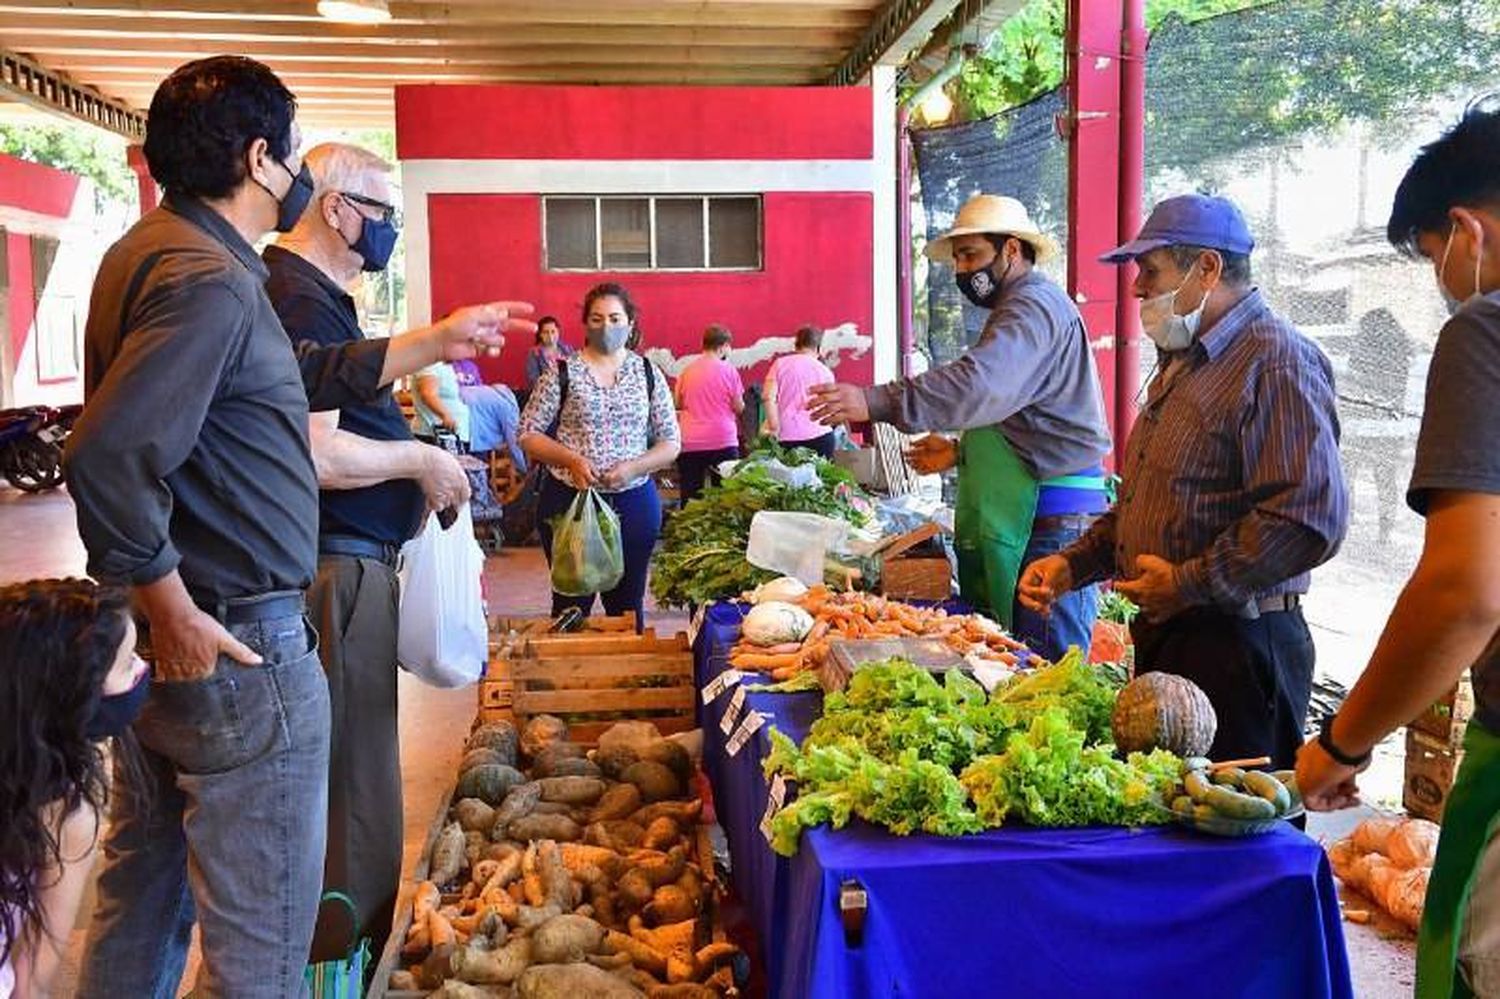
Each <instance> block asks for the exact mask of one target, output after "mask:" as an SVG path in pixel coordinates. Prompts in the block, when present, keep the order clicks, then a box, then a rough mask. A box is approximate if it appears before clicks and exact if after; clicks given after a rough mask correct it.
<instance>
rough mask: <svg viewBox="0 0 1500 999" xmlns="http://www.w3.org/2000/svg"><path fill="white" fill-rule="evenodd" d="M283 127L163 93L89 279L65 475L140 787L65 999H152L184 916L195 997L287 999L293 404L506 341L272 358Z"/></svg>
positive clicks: (294, 652) (173, 976)
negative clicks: (146, 671)
mask: <svg viewBox="0 0 1500 999" xmlns="http://www.w3.org/2000/svg"><path fill="white" fill-rule="evenodd" d="M294 113H295V100H294V98H293V96H292V94H291V93H290V92H289V91H288V90H287V89H286V88H285V87H284V86H282V84H281V82H280V81H279V80H278V79H277V78H276V76H275V75H274V74H273V73H272V72H271V71H270V70H269V69H267V68H266V67H265V66H263V65H261V64H259V63H257V62H254V61H253V60H250V59H243V58H238V57H230V56H224V57H217V58H212V59H205V60H200V61H198V62H194V63H189V64H187V65H185V66H183V67H181V68H180V69H178V70H177V71H176V72H175V73H173V74H172V76H171V77H169V78H168V79H167V80H166V81H165V82H163V83H162V85H161V86H160V87H159V88H158V90H157V93H156V95H155V97H154V98H153V100H152V103H151V110H150V114H149V117H148V120H147V132H148V134H147V138H146V144H145V153H146V159H147V162H148V163H149V165H150V167H151V173H152V176H153V177H154V178H155V179H156V181H157V182H158V183H160V184H161V185H162V186H163V188H165V189H166V200H165V202H164V204H163V206H162V207H161V208H159V209H157V210H156V211H153V212H151V213H149V214H148V215H147V216H145V217H144V218H143V219H142V220H141V221H140V222H139V223H137V224H136V225H135V226H134V227H132V228H131V230H130V232H128V233H126V235H125V236H124V237H122V238H121V239H120V241H119V242H118V243H116V244H115V245H114V246H113V247H111V248H110V250H109V251H108V252H107V253H106V254H105V257H104V260H103V261H102V263H101V264H100V268H99V273H98V276H97V277H96V279H95V285H94V292H93V297H92V300H91V302H90V310H89V320H88V327H87V330H86V345H87V346H86V350H87V358H86V371H85V378H86V389H87V402H86V405H85V409H84V412H83V416H82V417H81V419H80V420H79V422H78V424H77V426H76V428H75V430H74V432H73V435H72V436H71V438H70V439H69V442H68V450H67V455H66V464H65V469H66V473H67V477H68V486H69V491H70V492H71V493H72V496H73V498H74V501H75V503H76V504H77V508H78V528H79V533H80V534H81V535H82V537H83V541H84V545H85V547H86V548H87V549H88V555H89V569H90V572H92V573H93V574H94V575H96V576H98V577H100V578H101V579H105V580H108V581H111V582H117V583H123V584H127V585H129V586H131V588H132V593H133V596H134V600H135V604H136V607H137V610H138V612H139V614H140V616H141V618H142V621H141V632H142V637H143V640H144V641H145V644H147V645H148V646H149V648H148V649H147V655H146V657H147V659H148V660H150V661H151V663H152V683H151V691H150V696H149V699H148V701H147V703H146V707H145V710H144V711H143V713H142V714H141V717H140V720H139V721H138V722H137V723H136V725H135V728H134V731H135V735H136V737H137V739H138V740H139V743H140V745H141V749H142V755H143V758H144V772H145V775H146V776H147V777H148V779H149V781H150V786H148V787H144V788H142V787H137V786H132V785H131V784H130V783H129V780H128V776H127V775H125V774H121V775H120V778H119V779H117V781H116V787H117V788H118V789H119V793H116V794H115V795H113V796H112V799H111V815H110V827H109V832H108V838H107V840H106V844H105V856H106V857H107V861H106V864H105V867H104V870H103V872H102V874H101V875H100V880H99V890H98V894H99V903H98V908H97V910H96V912H95V916H94V920H93V923H92V925H91V927H90V930H89V942H88V946H87V949H86V961H85V965H84V967H83V969H82V974H81V977H80V983H79V995H80V996H146V995H170V994H172V993H173V992H174V990H175V989H176V986H177V980H178V978H180V976H181V974H182V969H183V964H184V959H185V957H186V952H187V945H188V941H189V939H190V931H191V929H192V924H193V922H194V918H195V915H196V918H197V920H198V922H199V923H200V928H201V931H202V933H201V936H202V950H203V966H202V970H201V973H200V979H199V985H200V987H201V988H202V989H203V990H204V991H205V992H207V993H210V994H214V995H233V996H267V997H276V999H281V997H285V996H295V995H299V994H301V993H302V992H303V991H304V990H305V985H304V982H303V968H304V966H305V963H306V957H307V952H308V942H309V940H310V938H311V933H312V924H313V917H314V913H315V912H316V909H317V901H318V891H319V884H320V881H321V870H322V859H323V836H324V822H325V809H326V798H327V770H328V726H329V713H328V689H327V684H326V682H325V680H324V678H323V672H322V668H321V666H320V665H319V662H318V658H317V655H316V650H315V648H314V647H313V644H312V642H311V641H310V638H309V634H310V633H309V631H308V629H307V628H306V627H305V624H304V620H303V614H302V610H303V604H302V590H303V588H304V587H306V585H307V584H308V583H309V582H310V581H311V579H312V576H313V571H314V568H315V566H316V558H317V523H318V520H317V518H318V497H317V479H316V476H315V473H314V468H313V462H312V458H311V456H310V454H309V450H308V439H307V432H308V399H309V396H311V397H312V399H313V401H314V403H315V404H316V405H318V406H320V407H328V406H338V405H341V404H343V403H345V402H354V401H359V400H368V399H371V398H373V397H374V395H375V392H376V390H377V389H378V388H379V387H380V386H381V385H382V384H385V383H387V382H389V381H390V380H392V379H393V378H395V377H397V376H399V375H401V374H404V373H406V372H409V371H412V370H415V369H416V368H418V367H420V366H422V365H424V364H428V363H432V362H433V361H436V360H438V359H439V358H442V357H445V356H453V357H465V356H471V355H472V353H473V350H474V346H473V343H474V341H476V340H478V341H481V342H483V343H494V342H496V341H497V340H498V330H499V328H500V327H502V326H504V325H505V324H506V321H507V314H506V312H505V310H504V309H503V308H500V307H486V308H484V309H479V310H471V311H470V312H469V313H468V314H467V315H463V316H455V317H450V320H449V321H446V322H445V323H443V324H439V325H438V326H437V327H434V328H433V329H432V330H431V331H429V332H426V333H424V334H423V335H421V336H412V337H409V338H406V339H402V340H391V341H389V342H386V343H379V342H371V343H364V344H359V345H355V346H352V347H344V348H337V349H322V350H319V349H312V348H309V349H307V350H305V351H303V352H302V354H301V355H300V358H299V355H297V354H294V353H293V351H292V348H291V345H290V343H289V341H288V340H287V337H286V333H285V332H284V331H283V330H282V327H281V324H280V322H279V321H278V320H277V318H276V314H275V312H274V311H273V310H272V308H271V304H270V302H269V301H268V300H267V298H266V293H265V289H264V281H265V278H266V271H265V267H264V265H263V264H262V263H261V261H260V259H259V257H257V256H256V255H255V252H254V250H253V249H252V248H251V244H252V243H253V242H254V241H255V240H257V239H259V238H260V237H261V236H263V235H264V234H265V233H266V232H268V231H269V230H271V229H273V228H276V229H283V230H284V229H288V228H290V227H291V225H292V224H293V223H294V222H295V221H296V220H297V218H298V217H299V216H300V215H301V213H302V210H303V208H304V207H305V206H306V204H307V199H308V195H309V194H310V193H311V189H312V188H311V183H310V181H309V180H308V178H307V176H306V171H305V168H304V167H302V165H301V163H300V161H299V159H298V158H297V147H298V144H299V135H298V131H297V126H296V123H295V121H294ZM528 325H529V324H528Z"/></svg>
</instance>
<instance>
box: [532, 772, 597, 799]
mask: <svg viewBox="0 0 1500 999" xmlns="http://www.w3.org/2000/svg"><path fill="white" fill-rule="evenodd" d="M537 783H538V784H540V785H541V786H542V800H543V801H560V802H562V803H563V804H565V805H592V804H594V803H595V802H597V801H598V800H599V799H600V798H601V797H602V796H603V795H604V792H605V790H606V785H605V783H604V781H603V780H601V779H600V778H598V777H543V778H542V779H541V780H539V781H537Z"/></svg>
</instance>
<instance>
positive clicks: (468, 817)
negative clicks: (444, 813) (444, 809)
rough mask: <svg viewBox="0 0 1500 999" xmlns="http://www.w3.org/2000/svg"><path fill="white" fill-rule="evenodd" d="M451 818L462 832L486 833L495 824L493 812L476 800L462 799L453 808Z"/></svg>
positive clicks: (492, 809)
mask: <svg viewBox="0 0 1500 999" xmlns="http://www.w3.org/2000/svg"><path fill="white" fill-rule="evenodd" d="M453 818H454V819H456V820H457V821H458V824H459V826H461V827H462V828H463V831H464V832H470V831H473V830H479V831H480V832H485V833H488V832H489V831H490V826H492V825H494V824H495V810H494V808H492V807H490V806H489V805H487V804H485V803H484V802H482V801H480V800H479V799H478V798H462V799H460V800H459V802H458V804H456V805H454V806H453Z"/></svg>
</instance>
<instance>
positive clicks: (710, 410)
mask: <svg viewBox="0 0 1500 999" xmlns="http://www.w3.org/2000/svg"><path fill="white" fill-rule="evenodd" d="M730 342H731V337H730V334H729V330H727V329H725V328H724V327H723V326H720V325H718V324H717V323H715V324H714V325H712V326H710V327H708V329H706V330H704V331H703V353H701V354H699V355H698V356H697V357H696V358H694V359H693V360H692V362H691V363H690V364H688V366H687V367H686V368H684V369H683V371H682V374H681V375H678V376H677V388H676V389H675V391H674V393H673V394H674V396H675V398H676V401H677V424H678V426H680V427H681V428H682V453H681V454H679V455H678V456H677V478H678V489H679V491H680V493H681V496H682V500H681V501H682V502H683V503H686V502H687V501H688V500H690V499H693V498H694V497H696V496H697V495H698V494H699V493H701V492H702V491H703V485H704V480H705V478H707V480H708V482H709V483H710V484H717V483H718V481H719V476H718V473H717V472H715V471H714V469H715V468H717V467H718V464H719V462H721V461H733V460H734V459H736V458H738V457H739V456H740V430H739V420H738V419H737V417H738V416H739V414H741V413H743V412H744V411H745V384H744V382H742V381H740V373H739V372H738V371H736V370H735V368H734V366H733V365H731V364H730V363H729V345H730Z"/></svg>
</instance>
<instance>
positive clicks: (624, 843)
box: [583, 784, 646, 853]
mask: <svg viewBox="0 0 1500 999" xmlns="http://www.w3.org/2000/svg"><path fill="white" fill-rule="evenodd" d="M622 786H623V787H634V786H635V785H633V784H625V785H622ZM583 838H584V841H585V842H588V843H592V844H593V845H595V846H602V847H604V848H606V849H609V850H614V851H615V852H616V853H625V852H629V851H630V850H638V849H640V847H641V845H642V843H643V842H644V840H645V839H646V830H644V829H642V828H641V827H640V826H638V825H636V824H635V823H634V822H629V821H627V820H625V819H611V820H608V821H605V822H593V823H590V824H589V825H588V826H587V827H586V828H585V829H584V830H583Z"/></svg>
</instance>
